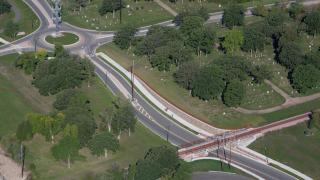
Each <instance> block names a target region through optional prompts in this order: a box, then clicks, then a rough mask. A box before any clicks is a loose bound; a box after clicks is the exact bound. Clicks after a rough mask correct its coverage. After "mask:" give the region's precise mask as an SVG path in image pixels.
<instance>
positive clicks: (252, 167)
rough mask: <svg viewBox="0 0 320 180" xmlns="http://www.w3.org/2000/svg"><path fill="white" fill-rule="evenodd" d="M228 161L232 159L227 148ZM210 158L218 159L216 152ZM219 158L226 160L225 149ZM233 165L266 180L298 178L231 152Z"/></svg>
mask: <svg viewBox="0 0 320 180" xmlns="http://www.w3.org/2000/svg"><path fill="white" fill-rule="evenodd" d="M225 154H226V160H227V161H229V159H230V150H229V149H227V148H225ZM209 156H211V157H217V154H216V151H215V152H210V153H209ZM219 158H221V159H225V156H224V152H223V149H220V150H219ZM231 163H233V164H236V165H238V166H240V167H242V168H244V169H246V170H248V171H250V172H252V173H254V174H256V175H258V176H260V177H262V178H263V179H266V180H295V179H296V178H295V177H293V176H291V175H289V174H287V173H285V172H282V171H279V170H278V169H276V168H274V167H272V166H269V165H266V164H262V163H260V162H257V161H254V160H252V159H250V158H248V157H245V156H243V155H240V154H238V153H234V152H232V150H231Z"/></svg>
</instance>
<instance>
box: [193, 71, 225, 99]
mask: <svg viewBox="0 0 320 180" xmlns="http://www.w3.org/2000/svg"><path fill="white" fill-rule="evenodd" d="M222 76H223V72H222V70H221V69H220V68H219V67H218V66H209V67H204V68H202V69H201V70H200V72H199V73H198V74H197V75H196V76H195V80H194V83H193V88H192V95H193V96H197V97H199V98H200V99H203V100H210V99H213V98H217V97H219V96H220V95H221V93H222V91H223V89H224V87H225V82H224V81H223V77H222Z"/></svg>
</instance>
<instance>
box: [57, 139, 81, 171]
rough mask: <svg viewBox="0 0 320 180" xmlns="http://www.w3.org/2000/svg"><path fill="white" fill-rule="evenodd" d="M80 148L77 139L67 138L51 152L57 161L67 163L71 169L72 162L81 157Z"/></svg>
mask: <svg viewBox="0 0 320 180" xmlns="http://www.w3.org/2000/svg"><path fill="white" fill-rule="evenodd" d="M79 148H80V145H79V142H78V140H77V139H76V138H73V137H70V136H65V137H63V138H62V139H61V140H60V141H59V143H58V144H56V145H54V146H53V147H52V148H51V152H52V155H53V157H54V158H55V159H56V160H63V161H65V162H67V163H68V167H69V168H70V166H71V161H73V160H75V158H77V157H78V156H79Z"/></svg>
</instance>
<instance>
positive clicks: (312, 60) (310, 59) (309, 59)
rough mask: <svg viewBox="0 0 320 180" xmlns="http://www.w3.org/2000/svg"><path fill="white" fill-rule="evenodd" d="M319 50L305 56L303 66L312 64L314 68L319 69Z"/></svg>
mask: <svg viewBox="0 0 320 180" xmlns="http://www.w3.org/2000/svg"><path fill="white" fill-rule="evenodd" d="M319 59H320V50H315V51H313V52H311V53H309V54H307V56H306V60H305V62H304V63H305V64H312V65H313V66H315V67H316V68H318V69H320V61H319Z"/></svg>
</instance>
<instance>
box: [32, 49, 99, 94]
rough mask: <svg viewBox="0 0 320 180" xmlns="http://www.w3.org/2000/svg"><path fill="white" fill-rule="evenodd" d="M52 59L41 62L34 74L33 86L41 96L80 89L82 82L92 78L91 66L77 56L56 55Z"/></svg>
mask: <svg viewBox="0 0 320 180" xmlns="http://www.w3.org/2000/svg"><path fill="white" fill-rule="evenodd" d="M57 55H59V56H56V57H55V58H54V59H51V60H47V61H42V62H41V63H39V64H38V66H37V69H36V71H35V72H34V74H33V76H34V80H33V84H34V85H35V86H36V87H37V88H38V89H39V92H40V93H41V94H42V95H46V96H47V95H50V94H57V93H58V92H60V91H62V90H64V89H69V88H75V87H80V85H81V84H82V82H83V81H84V80H87V79H88V78H89V77H91V76H93V66H92V65H91V64H90V62H89V61H88V60H86V59H81V58H80V57H78V56H70V55H66V54H64V53H63V52H62V53H57Z"/></svg>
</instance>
